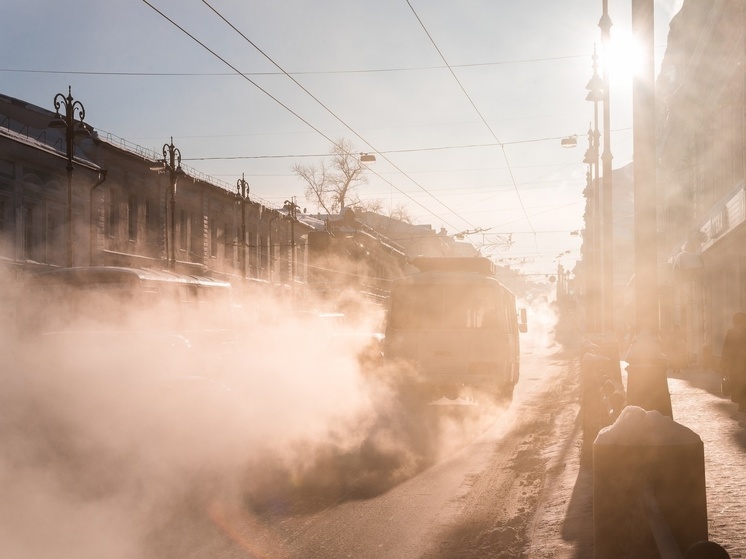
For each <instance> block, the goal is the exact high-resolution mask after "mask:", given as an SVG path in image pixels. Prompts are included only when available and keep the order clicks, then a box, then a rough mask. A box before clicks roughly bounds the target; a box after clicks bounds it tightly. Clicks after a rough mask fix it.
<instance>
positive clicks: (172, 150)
mask: <svg viewBox="0 0 746 559" xmlns="http://www.w3.org/2000/svg"><path fill="white" fill-rule="evenodd" d="M163 167H164V168H165V170H166V171H168V178H169V188H168V196H169V200H168V201H169V205H168V208H169V212H168V213H169V214H171V215H170V216H168V217H169V218H170V221H169V224H170V227H169V230H170V235H169V234H168V233H167V234H166V242H167V243H168V267H169V268H171V269H172V270H174V269H176V181H177V180H178V178H179V177H180V176H183V175H184V174H185V173H184V171H182V169H181V152H180V151H179V148H177V147H174V139H173V137H172V138H171V143H170V144H163ZM169 236H170V237H171V238H170V239H169Z"/></svg>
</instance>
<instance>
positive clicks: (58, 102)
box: [49, 86, 90, 268]
mask: <svg viewBox="0 0 746 559" xmlns="http://www.w3.org/2000/svg"><path fill="white" fill-rule="evenodd" d="M62 107H64V108H65V114H64V115H61V114H60V109H61V108H62ZM54 108H55V115H54V118H53V119H52V121H51V122H50V123H49V127H50V128H59V129H63V128H64V129H65V146H66V151H65V155H66V156H67V167H66V168H67V247H66V248H67V250H66V252H67V267H68V268H70V267H72V265H73V169H74V167H73V156H74V150H75V138H76V137H81V136H82V137H86V136H90V132H89V131H88V129H87V128H86V127H85V125H84V124H83V119H84V118H85V108H84V107H83V104H82V103H81V102H80V101H76V100H75V99H73V95H72V87H71V86H68V88H67V97H65V96H64V95H63V94H62V93H58V94H57V95H55V96H54ZM75 111H77V112H78V115H79V116H80V120H79V121H78V122H77V123H76V122H75Z"/></svg>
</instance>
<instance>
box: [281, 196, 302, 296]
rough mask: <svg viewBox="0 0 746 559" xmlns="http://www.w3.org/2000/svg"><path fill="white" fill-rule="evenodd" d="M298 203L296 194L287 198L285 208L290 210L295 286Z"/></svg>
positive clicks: (292, 276)
mask: <svg viewBox="0 0 746 559" xmlns="http://www.w3.org/2000/svg"><path fill="white" fill-rule="evenodd" d="M298 207H299V206H298V204H296V203H295V196H293V197H292V198H291V199H290V200H285V203H284V205H283V209H284V210H286V211H287V212H288V219H290V274H291V278H290V281H291V282H292V285H293V288H295V222H296V221H298Z"/></svg>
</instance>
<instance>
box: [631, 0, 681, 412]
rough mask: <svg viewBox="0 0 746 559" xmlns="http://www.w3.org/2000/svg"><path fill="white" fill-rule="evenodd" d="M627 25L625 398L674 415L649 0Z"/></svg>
mask: <svg viewBox="0 0 746 559" xmlns="http://www.w3.org/2000/svg"><path fill="white" fill-rule="evenodd" d="M632 31H633V36H634V37H635V39H636V40H637V41H638V44H639V45H640V48H641V51H642V55H643V56H642V57H643V63H642V67H641V69H640V72H639V73H638V74H637V75H636V76H635V77H634V78H633V79H634V81H633V84H632V127H633V132H632V138H633V144H634V154H635V179H634V182H635V188H634V192H635V280H634V281H635V322H636V330H637V335H636V336H635V339H634V341H633V343H632V346H631V347H630V348H629V351H628V352H627V362H628V363H629V365H628V367H627V373H628V374H627V403H628V404H629V405H634V406H639V407H641V408H643V409H645V410H656V411H658V412H660V413H661V414H663V415H667V416H669V417H671V418H673V413H672V409H671V394H670V392H669V389H668V378H667V377H666V358H665V357H664V356H663V354H662V353H661V344H660V338H659V337H658V327H659V323H658V271H657V267H658V238H657V233H656V230H657V219H656V159H657V157H656V149H655V65H654V59H653V52H654V51H653V37H654V26H653V0H632Z"/></svg>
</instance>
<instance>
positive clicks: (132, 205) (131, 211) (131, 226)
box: [127, 194, 137, 241]
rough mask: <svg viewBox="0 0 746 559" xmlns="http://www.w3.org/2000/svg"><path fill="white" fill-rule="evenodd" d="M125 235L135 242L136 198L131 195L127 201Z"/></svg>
mask: <svg viewBox="0 0 746 559" xmlns="http://www.w3.org/2000/svg"><path fill="white" fill-rule="evenodd" d="M127 235H128V236H129V240H130V241H137V196H135V195H134V194H131V195H130V197H129V199H128V201H127Z"/></svg>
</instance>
